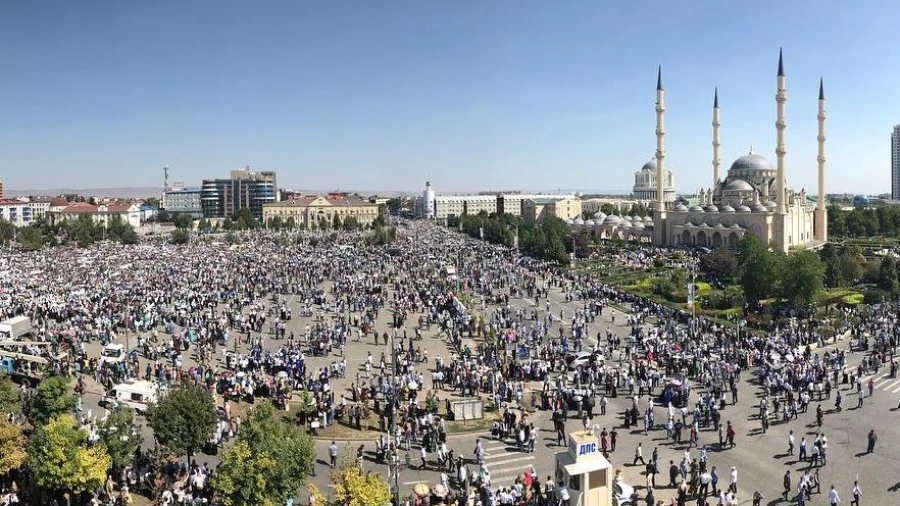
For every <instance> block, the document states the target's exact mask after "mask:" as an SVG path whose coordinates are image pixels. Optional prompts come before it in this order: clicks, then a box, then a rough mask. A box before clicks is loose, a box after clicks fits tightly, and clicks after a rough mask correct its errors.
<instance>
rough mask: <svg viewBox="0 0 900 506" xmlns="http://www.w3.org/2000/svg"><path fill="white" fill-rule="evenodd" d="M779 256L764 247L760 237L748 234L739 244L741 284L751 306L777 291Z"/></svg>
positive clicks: (754, 306)
mask: <svg viewBox="0 0 900 506" xmlns="http://www.w3.org/2000/svg"><path fill="white" fill-rule="evenodd" d="M778 261H779V258H778V257H776V255H774V254H773V253H772V252H770V251H769V250H768V249H767V248H765V247H763V245H762V244H761V243H760V241H759V238H757V237H756V236H755V235H753V234H747V235H745V236H744V238H743V239H741V242H740V244H739V245H738V264H739V265H740V267H741V286H742V287H743V289H744V298H745V299H746V300H747V303H748V304H750V306H751V307H753V308H757V307H759V301H760V300H762V299H765V298H767V297H769V296H771V295H772V294H774V293H777V286H778V274H779V263H778Z"/></svg>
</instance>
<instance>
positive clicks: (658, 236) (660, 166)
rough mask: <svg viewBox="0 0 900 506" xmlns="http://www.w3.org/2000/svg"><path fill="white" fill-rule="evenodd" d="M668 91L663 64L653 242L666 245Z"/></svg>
mask: <svg viewBox="0 0 900 506" xmlns="http://www.w3.org/2000/svg"><path fill="white" fill-rule="evenodd" d="M665 112H666V92H665V91H663V86H662V65H660V66H659V70H658V72H657V75H656V205H655V206H654V209H653V244H654V245H656V246H665V245H666V243H667V242H668V241H667V233H666V228H667V227H666V186H665V173H666V172H665V160H666V142H665V135H666V125H665Z"/></svg>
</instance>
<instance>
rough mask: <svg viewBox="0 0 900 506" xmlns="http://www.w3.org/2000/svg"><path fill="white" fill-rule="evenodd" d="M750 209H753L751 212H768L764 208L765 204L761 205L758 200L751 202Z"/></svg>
mask: <svg viewBox="0 0 900 506" xmlns="http://www.w3.org/2000/svg"><path fill="white" fill-rule="evenodd" d="M752 209H753V212H754V213H765V212H768V211H769V210H768V209H767V208H766V206H764V205H762V203H760V202H757V203H755V204H753V207H752Z"/></svg>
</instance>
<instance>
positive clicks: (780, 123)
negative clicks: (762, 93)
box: [775, 49, 787, 214]
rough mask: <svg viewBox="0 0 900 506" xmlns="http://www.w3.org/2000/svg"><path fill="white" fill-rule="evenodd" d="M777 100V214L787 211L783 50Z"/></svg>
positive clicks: (779, 56)
mask: <svg viewBox="0 0 900 506" xmlns="http://www.w3.org/2000/svg"><path fill="white" fill-rule="evenodd" d="M775 102H776V103H777V104H778V105H777V108H776V111H777V114H776V116H777V117H776V119H775V129H776V132H777V136H776V143H775V144H776V146H775V154H776V155H778V166H777V171H778V173H777V175H776V176H775V177H776V181H775V192H776V196H775V212H776V213H777V214H784V213H785V206H784V202H785V195H784V154H785V153H787V149H785V147H784V127H785V125H786V124H787V122H786V120H785V117H784V104H785V102H787V89H785V84H784V61H783V59H782V53H781V50H780V49H779V50H778V92H777V93H776V94H775Z"/></svg>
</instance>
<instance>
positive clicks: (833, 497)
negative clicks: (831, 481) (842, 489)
mask: <svg viewBox="0 0 900 506" xmlns="http://www.w3.org/2000/svg"><path fill="white" fill-rule="evenodd" d="M840 503H841V496H839V495H838V493H837V490H835V489H834V485H832V486H831V490H830V491H829V492H828V504H830V505H831V506H837V505H838V504H840Z"/></svg>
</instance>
